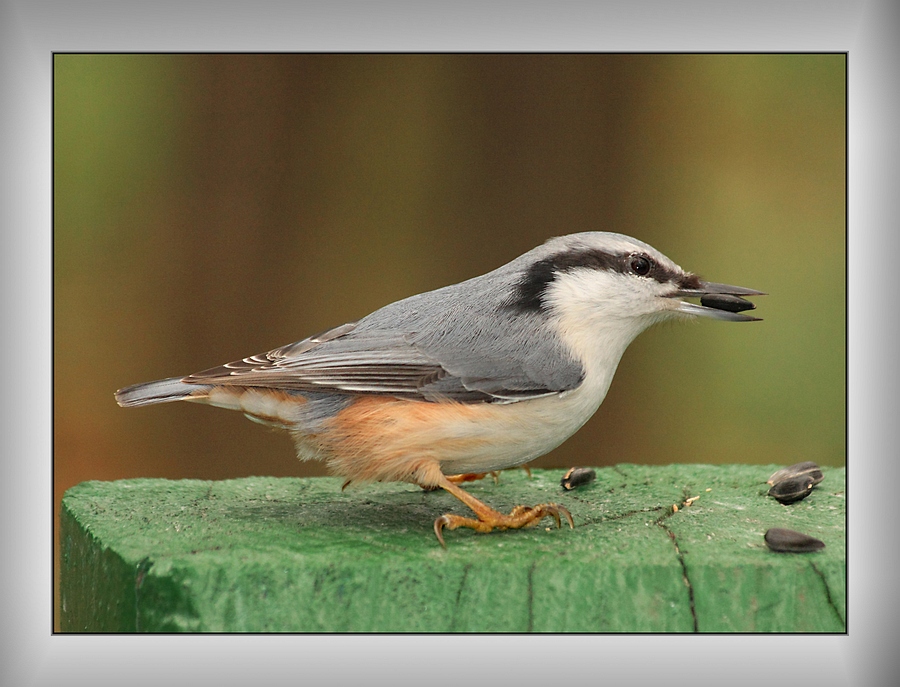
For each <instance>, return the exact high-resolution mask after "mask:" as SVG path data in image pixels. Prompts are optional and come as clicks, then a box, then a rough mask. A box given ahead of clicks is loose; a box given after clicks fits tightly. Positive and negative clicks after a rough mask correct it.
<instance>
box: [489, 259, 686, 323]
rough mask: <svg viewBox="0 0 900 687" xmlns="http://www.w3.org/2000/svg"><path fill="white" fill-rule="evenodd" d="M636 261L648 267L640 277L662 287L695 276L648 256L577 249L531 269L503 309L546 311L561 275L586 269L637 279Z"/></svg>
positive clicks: (537, 264)
mask: <svg viewBox="0 0 900 687" xmlns="http://www.w3.org/2000/svg"><path fill="white" fill-rule="evenodd" d="M635 258H643V259H644V260H646V261H647V263H648V269H647V271H646V272H645V273H644V274H642V275H639V276H645V277H647V278H649V279H653V280H655V281H658V282H659V283H660V284H665V283H667V282H670V281H675V282H677V283H679V284H680V283H681V282H683V281H684V280H685V279H687V278H690V276H691V275H685V274H684V273H682V272H681V271H679V270H673V269H670V268H668V267H665V266H664V265H661V264H659V263H658V262H656V261H655V260H653V259H652V258H651V257H650V256H649V255H646V254H645V253H635V252H628V253H609V252H606V251H602V250H596V249H581V250H576V249H573V250H568V251H563V252H561V253H557V254H556V255H551V256H550V257H548V258H544V259H543V260H538V261H537V262H535V263H534V264H533V265H531V266H530V267H529V268H528V269H527V270H526V271H525V272H524V274H523V275H522V277H521V279H519V281H518V283H517V284H516V285H515V288H514V292H513V296H512V298H510V299H509V300H508V301H507V302H506V303H504V304H503V307H505V308H510V309H512V310H518V311H520V312H526V311H533V312H538V311H541V310H543V308H544V293H546V291H547V287H548V286H549V285H550V284H551V283H552V282H553V280H554V279H556V276H557V275H558V274H560V273H565V272H569V271H571V270H574V269H578V268H586V269H596V270H609V271H610V272H617V273H619V274H628V275H635V274H638V273H637V272H635V269H634V267H633V266H632V262H633V260H634V259H635Z"/></svg>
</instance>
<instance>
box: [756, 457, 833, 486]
mask: <svg viewBox="0 0 900 687" xmlns="http://www.w3.org/2000/svg"><path fill="white" fill-rule="evenodd" d="M801 475H809V476H810V477H812V479H813V486H815V485H816V484H818V483H819V482H821V481H822V480H823V479H825V477H824V476H823V475H822V470H821V469H820V468H819V466H818V465H816V464H815V463H813V462H812V461H811V460H807V461H804V462H802V463H795V464H794V465H791V466H789V467H786V468H781V470H778V471H776V472H774V473H772V476H771V477H769V484H775V483H776V482H781V481H782V480H785V479H790V478H791V477H800V476H801Z"/></svg>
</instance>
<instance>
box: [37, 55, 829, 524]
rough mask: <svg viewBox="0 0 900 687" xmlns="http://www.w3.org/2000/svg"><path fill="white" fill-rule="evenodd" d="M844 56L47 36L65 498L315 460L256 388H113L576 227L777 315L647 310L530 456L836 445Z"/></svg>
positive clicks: (670, 459) (220, 358) (715, 452)
mask: <svg viewBox="0 0 900 687" xmlns="http://www.w3.org/2000/svg"><path fill="white" fill-rule="evenodd" d="M845 73H846V60H845V57H844V55H747V56H744V55H492V54H480V55H56V56H55V57H54V94H53V97H54V255H53V261H54V302H55V307H54V313H53V318H54V454H55V455H54V479H55V485H54V488H55V503H56V506H57V508H58V504H59V499H60V497H61V496H62V492H63V491H64V490H65V489H66V488H68V487H69V486H72V485H74V484H76V483H78V482H81V481H83V480H88V479H118V478H125V477H143V476H146V477H169V478H183V477H195V478H204V479H221V478H228V477H238V476H246V475H276V476H279V475H313V474H323V470H322V466H321V465H320V464H315V463H306V464H301V463H300V462H298V461H297V460H296V459H295V458H294V452H293V448H292V445H291V442H290V440H289V438H288V436H287V435H286V434H280V433H276V432H273V431H270V430H268V429H266V428H263V427H261V426H259V425H256V424H254V423H251V422H248V421H247V420H246V419H244V418H243V417H242V416H241V415H240V414H238V413H234V412H228V411H224V410H220V409H214V408H208V407H204V406H199V405H194V404H186V403H176V404H167V405H162V406H154V407H148V408H140V409H128V410H123V409H120V408H118V407H117V406H116V403H115V401H114V400H113V392H114V391H115V390H116V389H117V388H119V387H123V386H126V385H129V384H133V383H136V382H142V381H149V380H153V379H157V378H161V377H167V376H172V375H179V374H188V373H191V372H195V371H198V370H201V369H204V368H208V367H211V366H213V365H217V364H220V363H224V362H227V361H231V360H234V359H238V358H242V357H244V356H247V355H251V354H254V353H260V352H264V351H267V350H269V349H272V348H274V347H276V346H279V345H282V344H286V343H289V342H292V341H296V340H299V339H302V338H304V337H306V336H307V335H309V334H312V333H315V332H318V331H320V330H323V329H326V328H328V327H331V326H334V325H337V324H340V323H342V322H346V321H348V320H353V319H356V318H358V317H360V316H362V315H365V314H367V313H369V312H370V311H372V310H374V309H376V308H378V307H379V306H381V305H384V304H386V303H389V302H391V301H394V300H397V299H399V298H402V297H405V296H408V295H411V294H414V293H418V292H421V291H424V290H429V289H433V288H437V287H439V286H443V285H446V284H449V283H453V282H457V281H460V280H462V279H466V278H469V277H472V276H475V275H478V274H482V273H484V272H487V271H489V270H491V269H493V268H495V267H497V266H499V265H501V264H503V263H505V262H507V261H509V260H511V259H512V258H514V257H516V256H518V255H519V254H521V253H523V252H524V251H526V250H528V249H530V248H532V247H534V246H535V245H537V244H539V243H541V242H543V241H544V240H545V239H547V238H548V237H550V236H554V235H559V234H565V233H570V232H576V231H587V230H608V231H617V232H622V233H626V234H630V235H632V236H635V237H637V238H640V239H642V240H644V241H647V242H648V243H650V244H652V245H653V246H655V247H656V248H658V249H659V250H661V251H662V252H664V253H666V254H667V255H668V256H669V257H671V258H672V259H673V260H675V262H677V263H679V264H680V265H682V266H683V267H685V268H686V269H689V270H692V271H695V272H698V273H699V274H701V275H702V276H704V277H706V278H708V279H711V280H715V281H722V282H726V283H732V284H739V285H742V286H748V287H751V288H757V289H761V290H764V291H767V292H768V293H769V294H770V295H769V296H766V297H763V298H759V299H756V301H757V303H758V306H759V307H758V310H757V314H759V315H760V316H761V317H763V318H764V320H765V321H764V322H760V323H754V324H727V323H720V322H712V321H708V320H704V321H700V322H697V323H695V324H694V323H688V324H681V323H676V324H670V325H664V326H661V327H657V328H655V329H652V330H650V331H648V332H647V333H645V334H643V335H642V336H641V337H639V338H638V340H637V341H636V342H635V343H634V344H633V345H632V346H631V348H630V349H629V350H628V352H627V353H626V354H625V357H624V359H623V361H622V363H621V365H620V367H619V372H618V374H617V375H616V378H615V380H614V382H613V385H612V388H611V390H610V393H609V395H608V397H607V399H606V401H605V402H604V404H603V405H602V406H601V408H600V411H599V412H598V413H597V415H596V416H595V417H594V418H593V419H592V420H591V421H590V422H589V423H588V424H587V425H586V426H585V427H584V429H582V431H581V432H579V433H578V434H576V436H574V437H573V438H572V439H570V440H569V441H568V442H567V443H565V444H564V445H563V446H562V447H560V448H559V449H557V450H556V451H554V452H553V453H551V454H550V455H548V456H545V457H544V458H542V459H540V460H539V461H538V462H537V463H536V464H535V465H537V466H542V467H551V466H554V467H559V468H565V467H569V466H571V465H575V464H610V463H617V462H637V463H675V462H677V463H692V462H701V463H792V462H795V461H799V460H807V459H811V460H815V461H816V462H818V463H820V464H823V465H843V464H844V460H845V432H846V427H845V351H846V339H845V323H846V311H845V276H846V274H845V231H846V227H845V209H846V195H845V173H846V165H845V162H846V149H845V144H846V138H845V125H846V92H845V88H846V84H845ZM766 476H767V475H766ZM764 478H765V476H763V479H764Z"/></svg>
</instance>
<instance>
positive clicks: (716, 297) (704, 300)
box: [700, 293, 756, 312]
mask: <svg viewBox="0 0 900 687" xmlns="http://www.w3.org/2000/svg"><path fill="white" fill-rule="evenodd" d="M700 305H705V306H706V307H707V308H715V309H716V310H727V311H729V312H742V311H744V310H753V309H754V308H755V307H756V305H754V304H753V303H751V302H750V301H748V300H744V299H743V298H741V297H740V296H727V295H725V294H722V293H715V294H707V295H706V296H701V297H700Z"/></svg>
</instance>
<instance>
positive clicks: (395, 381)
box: [116, 232, 763, 544]
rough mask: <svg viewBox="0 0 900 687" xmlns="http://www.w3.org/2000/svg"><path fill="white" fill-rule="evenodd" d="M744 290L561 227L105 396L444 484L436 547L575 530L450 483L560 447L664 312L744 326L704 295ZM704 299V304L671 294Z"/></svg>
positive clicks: (357, 471) (555, 512) (546, 509)
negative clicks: (504, 257) (183, 406)
mask: <svg viewBox="0 0 900 687" xmlns="http://www.w3.org/2000/svg"><path fill="white" fill-rule="evenodd" d="M755 295H763V294H762V292H760V291H754V290H752V289H745V288H742V287H739V286H727V285H725V284H715V283H712V282H706V281H703V280H701V279H700V278H698V277H697V276H695V275H693V274H691V273H689V272H685V271H684V270H682V269H681V268H680V267H679V266H678V265H676V264H675V263H674V262H672V261H671V260H669V258H667V257H666V256H665V255H663V254H662V253H660V252H658V251H657V250H655V249H654V248H652V247H651V246H648V245H647V244H646V243H643V242H641V241H638V240H636V239H633V238H630V237H628V236H623V235H622V234H612V233H605V232H586V233H580V234H571V235H568V236H560V237H557V238H553V239H550V240H549V241H547V242H546V243H544V244H543V245H542V246H538V247H537V248H535V249H533V250H531V251H529V252H527V253H525V254H524V255H522V256H520V257H518V258H516V259H515V260H513V261H512V262H510V263H508V264H506V265H504V266H503V267H500V268H498V269H496V270H494V271H493V272H489V273H487V274H485V275H483V276H480V277H475V278H474V279H469V280H467V281H464V282H461V283H459V284H454V285H452V286H446V287H444V288H441V289H437V290H435V291H429V292H427V293H422V294H419V295H416V296H411V297H409V298H405V299H403V300H401V301H397V302H396V303H391V304H390V305H387V306H385V307H383V308H381V309H379V310H376V311H375V312H373V313H372V314H370V315H367V316H366V317H364V318H362V319H361V320H358V321H356V322H350V323H348V324H343V325H341V326H339V327H336V328H334V329H331V330H329V331H327V332H325V333H323V334H319V335H317V336H313V337H310V338H308V339H304V340H303V341H298V342H297V343H292V344H289V345H287V346H283V347H281V348H276V349H275V350H273V351H269V352H268V353H263V354H261V355H254V356H251V357H249V358H244V359H243V360H239V361H237V362H233V363H228V364H226V365H222V366H221V367H214V368H212V369H209V370H205V371H203V372H198V373H196V374H192V375H188V376H187V377H172V378H169V379H163V380H160V381H156V382H149V383H146V384H138V385H136V386H131V387H128V388H125V389H121V390H119V391H118V392H116V400H117V401H118V403H119V405H121V406H141V405H149V404H152V403H166V402H168V401H179V400H185V401H197V402H200V403H208V404H210V405H214V406H219V407H221V408H231V409H234V410H240V411H241V412H243V413H244V414H245V415H246V416H247V417H249V418H250V419H252V420H255V421H258V422H262V423H264V424H267V425H273V426H276V427H281V428H284V429H286V430H287V431H289V432H290V433H291V435H292V436H293V438H294V441H295V443H296V446H297V453H298V455H299V457H300V458H301V459H303V460H307V459H310V458H317V459H322V460H325V461H326V463H327V465H328V467H329V468H330V469H331V471H332V472H334V473H336V474H338V475H342V476H343V477H345V478H346V479H347V480H348V482H350V481H371V480H375V481H405V482H411V483H414V484H417V485H420V486H421V487H423V488H426V489H433V488H438V487H440V488H442V489H445V490H446V491H448V492H450V493H451V494H453V495H454V496H456V497H457V498H458V499H460V500H461V501H462V502H463V503H464V504H466V505H467V506H468V507H469V508H470V509H471V510H472V511H474V513H475V515H476V516H477V517H476V518H467V517H462V516H459V515H452V514H447V515H442V516H441V517H439V518H437V520H436V521H435V523H434V529H435V533H436V534H437V537H438V539H439V540H440V542H441V544H443V543H444V540H443V536H442V530H443V529H444V528H446V529H451V530H452V529H456V528H457V527H469V528H472V529H474V530H477V531H479V532H489V531H490V530H492V529H495V528H496V529H510V528H519V527H527V526H533V525H536V524H537V523H538V522H540V521H541V520H542V519H543V518H545V517H548V516H549V517H552V518H553V519H554V520H555V521H556V523H557V525H559V524H560V514H562V515H564V516H565V517H566V519H567V520H568V522H569V525H570V526H572V517H571V515H570V514H569V512H568V511H567V510H566V509H565V508H564V507H562V506H559V505H556V504H553V503H544V504H540V505H537V506H534V507H529V506H517V507H516V508H514V509H513V510H512V511H511V512H510V514H509V515H504V514H501V513H499V512H497V511H495V510H493V509H492V508H490V507H489V506H487V505H486V504H484V503H482V502H481V501H479V500H478V499H476V498H474V497H473V496H471V495H470V494H468V493H467V492H465V491H463V490H462V489H461V488H460V487H459V486H458V484H457V483H455V481H454V480H453V479H452V477H451V476H453V475H458V474H462V473H485V472H490V471H496V470H502V469H504V468H509V467H513V466H517V465H522V464H524V463H527V462H528V461H530V460H533V459H534V458H537V457H538V456H540V455H543V454H545V453H547V452H548V451H550V450H551V449H553V448H555V447H557V446H559V445H560V444H561V443H562V442H563V441H565V440H566V439H567V438H569V437H570V436H571V435H572V434H573V433H574V432H575V431H577V430H578V429H579V428H580V427H581V426H582V425H583V424H584V423H585V422H587V420H588V419H589V418H590V417H591V416H592V415H593V414H594V412H595V411H596V410H597V408H598V407H599V406H600V403H601V402H602V401H603V398H604V397H605V396H606V392H607V389H609V385H610V382H611V381H612V378H613V374H614V373H615V371H616V367H617V365H618V364H619V359H620V358H621V357H622V354H623V353H624V352H625V349H626V348H627V347H628V344H630V343H631V342H632V341H633V340H634V338H635V337H636V336H637V335H638V334H640V333H641V332H642V331H644V330H645V329H647V328H648V327H649V326H650V325H652V324H654V323H656V322H661V321H663V320H667V319H670V318H673V317H677V316H690V315H699V316H702V317H711V318H714V319H719V320H728V321H731V322H747V321H752V320H756V319H757V318H754V317H750V316H748V315H744V314H741V313H740V312H737V311H735V310H736V308H735V307H734V304H735V299H734V298H715V296H728V297H740V296H755ZM704 296H706V297H707V298H706V302H707V303H708V304H711V305H712V307H709V306H704V305H697V304H694V303H689V302H686V301H684V300H681V299H682V298H702V297H704ZM710 297H712V298H710ZM718 304H722V308H719V307H716V306H717V305H718ZM738 305H739V306H740V304H738ZM750 307H752V304H749V303H748V304H747V305H746V306H740V307H738V308H737V310H743V309H748V308H750Z"/></svg>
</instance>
